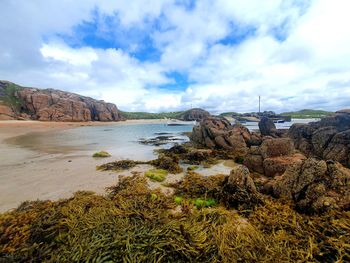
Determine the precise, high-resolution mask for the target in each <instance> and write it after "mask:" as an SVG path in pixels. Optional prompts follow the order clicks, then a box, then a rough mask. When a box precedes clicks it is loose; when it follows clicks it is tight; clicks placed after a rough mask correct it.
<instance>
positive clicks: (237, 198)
mask: <svg viewBox="0 0 350 263" xmlns="http://www.w3.org/2000/svg"><path fill="white" fill-rule="evenodd" d="M222 197H223V201H224V202H225V204H226V206H228V207H234V208H238V209H240V210H247V209H252V208H254V207H255V206H256V205H258V204H261V203H262V199H261V197H260V194H259V193H258V191H257V190H256V187H255V184H254V181H253V179H252V178H251V177H250V172H249V170H248V168H247V167H245V166H243V165H238V166H236V167H234V168H233V169H232V171H231V173H230V175H229V176H228V178H227V181H226V182H225V183H224V186H223V190H222Z"/></svg>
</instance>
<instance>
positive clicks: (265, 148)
mask: <svg viewBox="0 0 350 263" xmlns="http://www.w3.org/2000/svg"><path fill="white" fill-rule="evenodd" d="M260 152H261V155H262V157H263V158H264V159H266V158H271V157H278V156H285V155H291V154H292V153H293V152H294V145H293V141H292V140H291V139H289V138H276V139H267V140H264V141H263V143H262V144H261V146H260Z"/></svg>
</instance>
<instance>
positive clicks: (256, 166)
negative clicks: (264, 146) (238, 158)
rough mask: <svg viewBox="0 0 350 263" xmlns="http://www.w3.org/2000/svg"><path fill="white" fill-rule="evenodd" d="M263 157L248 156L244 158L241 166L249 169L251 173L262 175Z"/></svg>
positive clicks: (263, 171)
mask: <svg viewBox="0 0 350 263" xmlns="http://www.w3.org/2000/svg"><path fill="white" fill-rule="evenodd" d="M263 161H264V159H263V157H262V156H261V155H260V154H248V155H247V156H246V157H245V158H244V162H243V164H244V165H245V166H247V167H248V168H249V170H250V171H252V172H257V173H260V174H264V173H265V170H264V165H263Z"/></svg>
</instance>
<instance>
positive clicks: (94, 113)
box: [0, 82, 122, 122]
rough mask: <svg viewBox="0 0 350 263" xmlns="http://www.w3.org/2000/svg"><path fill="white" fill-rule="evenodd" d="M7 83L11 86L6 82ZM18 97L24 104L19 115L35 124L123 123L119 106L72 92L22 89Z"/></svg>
mask: <svg viewBox="0 0 350 263" xmlns="http://www.w3.org/2000/svg"><path fill="white" fill-rule="evenodd" d="M4 83H5V84H7V82H2V84H4ZM3 86H4V85H3ZM16 96H18V99H19V100H20V101H21V104H22V106H21V109H20V112H19V114H18V115H19V116H20V115H22V116H28V117H29V118H30V119H34V120H40V121H74V122H75V121H119V120H122V116H121V115H120V113H119V111H118V108H117V107H116V105H114V104H112V103H106V102H104V101H98V100H95V99H92V98H89V97H84V96H80V95H78V94H74V93H70V92H64V91H60V90H54V89H35V88H22V87H21V88H20V89H19V91H18V92H17V95H16ZM0 112H1V109H0ZM23 113H25V114H26V115H25V114H23Z"/></svg>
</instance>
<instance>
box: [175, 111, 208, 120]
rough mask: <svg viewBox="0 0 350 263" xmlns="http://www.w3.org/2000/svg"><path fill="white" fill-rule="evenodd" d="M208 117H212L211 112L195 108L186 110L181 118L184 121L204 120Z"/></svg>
mask: <svg viewBox="0 0 350 263" xmlns="http://www.w3.org/2000/svg"><path fill="white" fill-rule="evenodd" d="M207 117H210V113H209V112H207V111H206V110H203V109H199V108H194V109H190V110H188V111H185V112H184V113H183V114H182V115H181V116H180V118H179V119H180V120H184V121H202V120H204V119H205V118H207Z"/></svg>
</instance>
